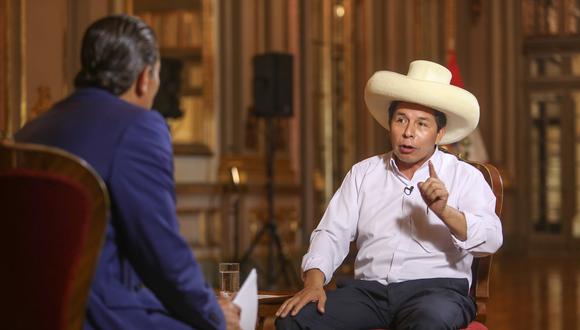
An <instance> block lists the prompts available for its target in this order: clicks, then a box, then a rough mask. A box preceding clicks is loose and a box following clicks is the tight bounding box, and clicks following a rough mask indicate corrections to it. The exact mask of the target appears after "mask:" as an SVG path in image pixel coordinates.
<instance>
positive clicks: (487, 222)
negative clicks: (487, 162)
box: [453, 170, 503, 257]
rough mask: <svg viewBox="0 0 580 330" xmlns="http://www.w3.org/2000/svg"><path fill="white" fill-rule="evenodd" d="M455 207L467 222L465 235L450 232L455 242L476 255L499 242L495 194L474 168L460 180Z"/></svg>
mask: <svg viewBox="0 0 580 330" xmlns="http://www.w3.org/2000/svg"><path fill="white" fill-rule="evenodd" d="M462 188H463V189H462V193H461V196H460V198H459V202H458V210H459V211H461V212H463V214H464V215H465V220H466V222H467V239H466V240H465V241H460V240H459V239H457V238H456V237H455V236H453V242H454V244H455V246H457V247H459V248H461V249H464V250H467V251H469V252H470V253H471V254H473V255H474V256H477V257H480V256H485V255H488V254H492V253H495V252H496V251H497V250H498V249H499V248H500V247H501V245H502V243H503V233H502V226H501V221H500V219H499V217H498V216H497V215H496V214H495V203H496V199H495V195H494V194H493V192H492V190H491V188H490V187H489V185H488V184H487V182H486V181H485V179H484V178H483V175H482V174H481V173H479V172H478V171H477V170H475V171H473V174H471V173H470V175H469V178H468V180H467V181H464V182H463V185H462Z"/></svg>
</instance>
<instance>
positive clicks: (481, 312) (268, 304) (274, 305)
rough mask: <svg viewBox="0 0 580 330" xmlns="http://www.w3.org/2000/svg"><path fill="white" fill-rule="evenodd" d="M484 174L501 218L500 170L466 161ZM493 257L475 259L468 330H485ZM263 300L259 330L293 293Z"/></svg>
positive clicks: (275, 293) (274, 294) (266, 296)
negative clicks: (472, 317)
mask: <svg viewBox="0 0 580 330" xmlns="http://www.w3.org/2000/svg"><path fill="white" fill-rule="evenodd" d="M466 162H467V163H469V164H471V165H472V166H474V167H475V168H477V169H478V170H479V171H480V172H481V173H482V174H483V177H484V178H485V180H486V181H487V183H488V184H489V185H490V187H491V189H492V191H493V193H494V195H495V198H496V204H495V213H496V214H497V216H498V217H500V218H501V210H502V206H503V181H502V177H501V174H500V172H499V171H498V169H497V168H496V167H495V166H493V165H491V164H488V163H481V162H471V161H466ZM492 258H493V256H486V257H481V258H475V259H474V260H473V264H472V266H471V268H472V276H473V279H472V284H471V288H470V294H471V295H472V296H473V297H475V300H476V303H477V316H476V320H475V321H474V322H472V323H471V324H470V325H469V326H468V327H467V330H484V329H487V327H485V325H484V324H485V322H486V320H487V306H486V304H487V300H488V299H489V279H490V272H491V261H492ZM260 293H261V295H262V296H263V298H260V299H259V305H258V319H259V325H258V327H259V328H262V327H263V324H264V321H265V319H266V318H268V317H273V316H274V314H275V313H276V311H277V310H278V307H280V306H281V305H282V303H283V302H284V301H285V300H286V299H288V298H290V297H291V296H292V295H293V293H292V292H289V291H261V292H260Z"/></svg>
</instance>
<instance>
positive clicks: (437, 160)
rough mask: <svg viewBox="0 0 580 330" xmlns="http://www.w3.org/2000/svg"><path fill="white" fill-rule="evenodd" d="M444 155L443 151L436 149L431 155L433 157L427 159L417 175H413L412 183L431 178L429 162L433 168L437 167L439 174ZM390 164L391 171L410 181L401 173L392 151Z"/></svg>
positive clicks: (416, 172)
mask: <svg viewBox="0 0 580 330" xmlns="http://www.w3.org/2000/svg"><path fill="white" fill-rule="evenodd" d="M442 154H443V152H442V151H441V150H439V148H436V149H435V152H434V153H433V154H432V155H431V157H429V159H427V160H426V161H425V162H424V163H423V164H421V166H419V168H418V169H417V171H415V174H414V175H413V178H412V179H411V181H415V180H417V178H419V180H422V178H424V177H428V176H429V161H431V162H432V163H433V166H435V171H437V173H439V169H440V168H441V166H440V165H441V157H442ZM389 164H390V169H391V170H392V171H393V172H394V173H395V174H396V175H397V176H399V177H401V178H403V179H405V180H407V181H409V179H407V177H406V176H404V175H403V174H402V173H401V171H399V167H398V166H397V162H395V155H394V154H393V152H392V151H391V153H390V157H389Z"/></svg>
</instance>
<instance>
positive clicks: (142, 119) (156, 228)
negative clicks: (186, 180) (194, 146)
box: [110, 111, 225, 329]
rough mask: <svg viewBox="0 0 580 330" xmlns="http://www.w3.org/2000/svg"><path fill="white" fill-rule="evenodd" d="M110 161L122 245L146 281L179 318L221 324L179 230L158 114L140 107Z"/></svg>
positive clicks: (210, 292) (168, 145) (166, 141)
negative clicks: (141, 111)
mask: <svg viewBox="0 0 580 330" xmlns="http://www.w3.org/2000/svg"><path fill="white" fill-rule="evenodd" d="M113 164H114V165H113V168H112V171H111V173H112V174H111V180H110V182H111V184H110V189H111V192H110V193H111V195H112V197H113V199H116V200H118V201H120V202H119V203H118V205H117V207H116V209H114V210H113V212H117V213H118V214H119V217H117V219H118V221H119V222H120V223H118V224H117V226H118V228H120V231H121V233H120V234H121V238H120V244H121V245H122V246H123V248H124V249H125V250H126V253H127V257H128V259H129V261H130V263H131V264H132V265H133V267H134V268H135V270H136V271H137V273H138V274H139V276H140V277H141V279H142V280H143V282H144V284H145V285H146V286H147V287H148V288H149V289H150V290H152V291H153V292H154V293H155V295H156V296H157V297H158V298H159V299H160V301H161V302H162V303H163V304H164V306H165V307H166V308H167V309H168V310H169V311H170V313H171V314H172V315H174V316H175V317H177V318H179V319H181V320H182V321H183V322H186V323H188V324H190V325H192V326H194V327H196V328H201V329H223V328H225V320H224V316H223V313H222V311H221V309H220V307H219V304H218V303H217V299H216V297H215V293H214V291H213V289H212V288H211V287H210V286H209V285H208V283H207V282H206V281H205V279H204V277H203V274H202V272H201V269H200V267H199V265H198V263H197V262H196V260H195V258H194V256H193V254H192V252H191V250H190V247H189V246H188V244H187V243H186V242H185V241H184V239H183V238H182V237H181V236H180V234H179V229H178V223H177V217H176V213H175V184H174V179H173V155H172V147H171V138H170V136H169V132H168V129H167V126H166V124H165V122H164V120H163V118H162V117H161V115H159V113H157V112H155V111H143V114H140V115H138V116H137V119H136V120H135V121H134V122H133V123H131V124H130V125H129V127H127V129H126V131H125V133H124V134H123V137H122V139H121V141H120V143H119V146H118V148H117V151H116V154H115V160H114V162H113Z"/></svg>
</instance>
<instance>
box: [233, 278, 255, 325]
mask: <svg viewBox="0 0 580 330" xmlns="http://www.w3.org/2000/svg"><path fill="white" fill-rule="evenodd" d="M233 303H234V304H236V305H237V306H238V307H240V309H241V310H242V314H241V315H240V326H241V328H242V330H254V329H255V328H256V319H257V318H258V275H257V273H256V269H252V271H251V272H250V274H249V275H248V277H247V278H246V280H245V281H244V284H242V287H241V288H240V290H239V291H238V293H236V297H235V298H234V301H233Z"/></svg>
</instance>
